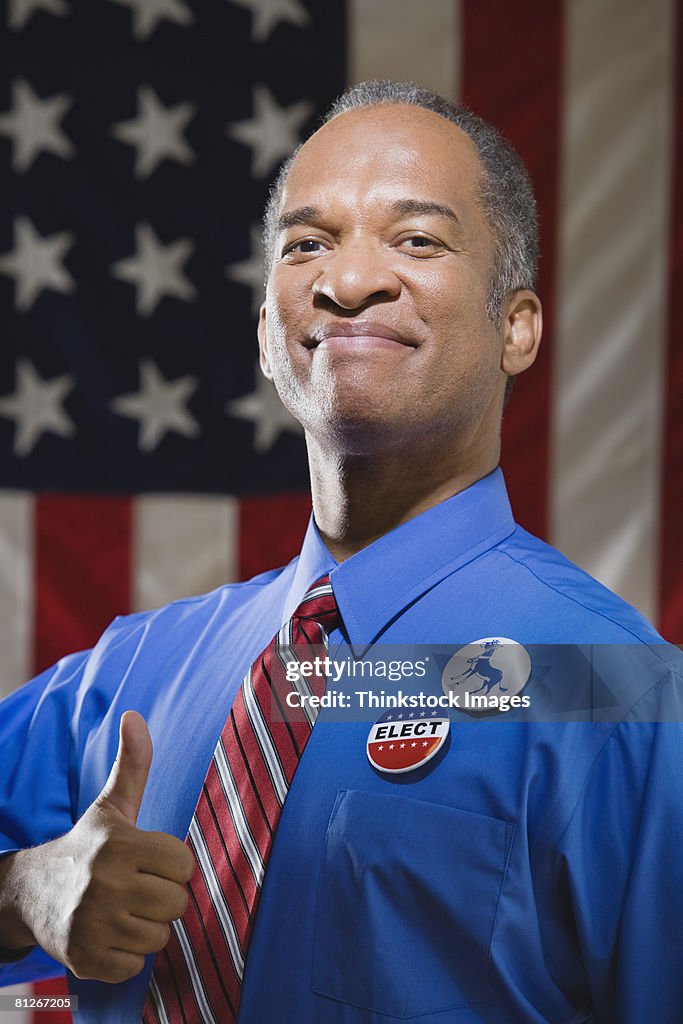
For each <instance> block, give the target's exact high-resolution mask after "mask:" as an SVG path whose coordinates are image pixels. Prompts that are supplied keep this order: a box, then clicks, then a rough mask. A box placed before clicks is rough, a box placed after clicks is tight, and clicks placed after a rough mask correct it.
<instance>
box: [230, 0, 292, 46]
mask: <svg viewBox="0 0 683 1024" xmlns="http://www.w3.org/2000/svg"><path fill="white" fill-rule="evenodd" d="M232 3H234V4H236V5H237V6H238V7H246V9H247V10H249V11H251V12H252V15H253V17H252V22H251V34H252V38H253V39H254V42H257V43H261V42H263V41H264V39H267V37H268V36H269V35H270V33H271V32H272V30H273V29H274V28H275V26H276V25H277V24H279V23H280V22H281V21H286V22H289V23H290V24H292V25H296V26H298V27H299V28H303V26H304V25H307V24H308V23H309V21H310V20H311V17H310V14H309V13H308V11H307V10H306V9H305V8H304V7H302V5H301V4H300V3H299V0H232Z"/></svg>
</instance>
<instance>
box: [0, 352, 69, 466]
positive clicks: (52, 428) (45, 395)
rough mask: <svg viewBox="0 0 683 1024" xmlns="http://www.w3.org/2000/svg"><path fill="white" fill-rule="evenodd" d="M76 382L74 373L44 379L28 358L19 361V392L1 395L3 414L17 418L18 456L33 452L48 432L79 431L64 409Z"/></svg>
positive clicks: (17, 381) (16, 447)
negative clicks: (64, 403) (42, 436)
mask: <svg viewBox="0 0 683 1024" xmlns="http://www.w3.org/2000/svg"><path fill="white" fill-rule="evenodd" d="M75 384H76V380H75V378H74V377H73V376H72V374H70V373H65V374H62V376H61V377H53V378H52V380H43V379H42V377H39V376H38V374H37V373H36V371H35V370H34V369H33V367H32V366H31V364H30V363H29V362H28V361H27V360H25V359H20V360H19V361H18V363H17V377H16V388H15V391H14V393H13V394H11V395H6V396H5V397H4V398H0V416H4V417H5V418H6V419H10V420H14V423H15V425H16V432H15V435H14V451H15V454H16V455H29V454H30V453H31V452H32V451H33V449H34V447H35V446H36V444H37V442H38V440H39V439H40V437H41V435H42V434H44V433H46V432H47V431H49V432H50V433H52V434H57V435H58V436H59V437H71V436H72V435H73V434H74V433H75V432H76V428H75V426H74V424H73V422H72V420H71V419H70V417H69V416H68V415H67V414H66V412H65V411H64V409H63V408H62V402H63V401H64V399H65V398H66V396H67V395H68V394H69V392H70V391H71V390H72V389H73V388H74V386H75Z"/></svg>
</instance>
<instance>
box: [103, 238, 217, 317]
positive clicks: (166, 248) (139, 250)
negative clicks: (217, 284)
mask: <svg viewBox="0 0 683 1024" xmlns="http://www.w3.org/2000/svg"><path fill="white" fill-rule="evenodd" d="M135 242H136V250H135V255H134V256H129V257H128V258H127V259H125V260H119V262H118V263H114V264H113V266H112V268H111V273H112V274H113V275H114V277H118V278H119V279H120V280H121V281H128V282H129V284H133V285H135V287H136V288H137V296H136V300H135V308H136V310H137V312H138V314H139V315H140V316H150V314H151V313H153V312H154V310H155V309H156V307H157V306H158V304H159V302H160V301H161V300H162V298H163V297H164V296H165V295H170V296H172V297H173V298H176V299H186V300H188V301H189V300H191V299H194V298H195V296H196V294H197V293H196V290H195V287H194V285H193V284H191V282H190V281H188V279H187V278H186V277H185V275H184V274H183V272H182V269H181V268H182V264H183V263H184V262H185V260H186V259H188V257H189V256H190V255H191V254H192V252H193V250H194V245H193V244H192V242H191V241H190V239H189V238H179V239H178V240H177V241H176V242H170V243H169V244H168V245H164V244H163V242H160V241H159V239H158V238H157V236H156V235H155V234H154V232H153V231H152V228H151V227H150V225H149V224H145V223H141V224H137V225H136V227H135Z"/></svg>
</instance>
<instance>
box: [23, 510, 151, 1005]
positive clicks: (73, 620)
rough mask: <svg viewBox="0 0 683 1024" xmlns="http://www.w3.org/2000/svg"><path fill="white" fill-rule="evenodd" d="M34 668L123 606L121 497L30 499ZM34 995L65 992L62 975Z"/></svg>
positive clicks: (82, 640) (126, 576)
mask: <svg viewBox="0 0 683 1024" xmlns="http://www.w3.org/2000/svg"><path fill="white" fill-rule="evenodd" d="M34 531H35V537H34V543H35V603H34V617H35V623H34V649H33V669H34V671H35V672H40V671H41V670H42V669H44V668H46V667H47V666H49V665H51V664H52V663H53V662H55V661H56V660H57V659H58V658H61V657H62V655H64V654H68V653H69V652H71V651H77V650H81V649H83V648H86V647H90V646H92V644H94V643H95V641H96V640H97V638H98V636H99V635H100V633H101V632H102V630H103V629H104V628H105V626H106V625H107V624H108V623H109V622H110V621H111V620H112V619H113V617H114V616H115V615H118V614H120V613H122V612H127V611H129V609H130V592H131V586H130V579H131V567H130V561H131V555H130V552H131V513H130V501H129V500H128V499H124V498H99V497H97V498H92V497H87V498H86V497H77V496H72V495H46V494H44V495H39V496H37V497H36V502H35V519H34ZM34 989H35V991H36V993H44V994H50V995H54V994H57V993H65V992H66V991H67V989H66V980H65V979H64V978H55V979H53V980H51V981H45V982H37V983H36V984H35V986H34ZM71 1019H72V1018H71V1014H70V1013H68V1012H64V1013H62V1012H49V1013H47V1012H44V1013H43V1012H40V1011H36V1012H35V1013H34V1014H33V1024H71Z"/></svg>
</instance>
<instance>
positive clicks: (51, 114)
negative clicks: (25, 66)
mask: <svg viewBox="0 0 683 1024" xmlns="http://www.w3.org/2000/svg"><path fill="white" fill-rule="evenodd" d="M72 104H73V99H72V97H71V96H69V95H68V93H59V94H58V95H57V96H50V97H46V98H45V99H41V98H40V97H39V96H38V95H37V94H36V93H35V92H34V91H33V89H32V88H31V86H30V85H29V84H28V82H27V81H26V79H25V78H17V79H15V80H14V81H13V82H12V107H11V109H10V110H9V111H8V112H7V113H5V114H2V115H0V135H4V136H5V138H8V139H11V141H12V168H13V169H14V170H15V171H17V172H22V171H26V170H28V168H29V167H30V166H31V164H32V163H33V161H34V160H35V158H36V157H37V156H38V154H39V153H41V152H46V153H53V154H54V155H55V156H60V157H63V158H65V159H66V158H69V157H72V156H73V155H74V152H75V150H74V147H73V146H72V145H71V142H70V141H69V139H68V138H67V137H66V135H65V134H64V132H63V131H62V129H61V127H60V124H59V122H60V121H61V119H62V118H63V117H64V115H65V114H66V112H67V110H69V108H70V107H71V106H72Z"/></svg>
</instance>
